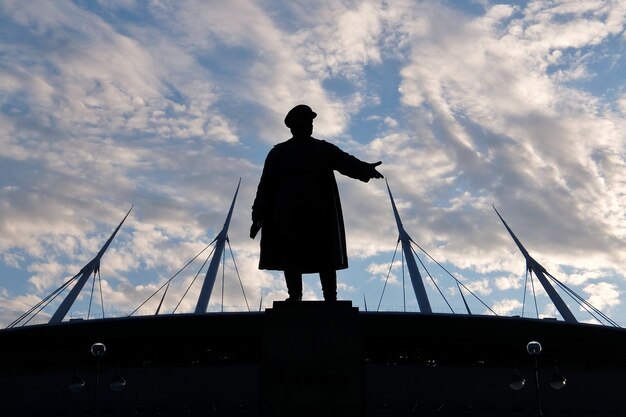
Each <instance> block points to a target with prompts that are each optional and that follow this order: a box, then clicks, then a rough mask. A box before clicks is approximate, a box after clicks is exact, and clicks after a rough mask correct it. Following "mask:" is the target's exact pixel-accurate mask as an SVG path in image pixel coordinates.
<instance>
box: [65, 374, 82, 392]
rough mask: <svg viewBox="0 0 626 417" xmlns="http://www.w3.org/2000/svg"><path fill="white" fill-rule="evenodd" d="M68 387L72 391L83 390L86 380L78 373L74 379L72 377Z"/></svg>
mask: <svg viewBox="0 0 626 417" xmlns="http://www.w3.org/2000/svg"><path fill="white" fill-rule="evenodd" d="M67 387H68V388H69V389H70V391H72V392H81V391H82V390H83V388H85V380H84V379H82V378H81V377H79V376H78V375H74V376H73V377H72V379H70V383H69V384H67Z"/></svg>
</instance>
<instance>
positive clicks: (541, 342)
mask: <svg viewBox="0 0 626 417" xmlns="http://www.w3.org/2000/svg"><path fill="white" fill-rule="evenodd" d="M389 194H390V197H391V199H392V206H393V209H394V215H395V216H396V221H397V224H398V229H399V232H400V239H399V241H400V243H402V245H403V248H402V249H403V250H404V251H405V254H409V255H410V254H411V252H410V243H411V242H412V240H411V238H410V236H409V235H408V234H407V233H406V231H405V230H404V228H403V227H402V223H401V221H400V218H399V215H398V213H397V210H396V209H395V204H393V197H392V196H391V192H389ZM235 198H236V194H235ZM234 203H235V199H233V204H232V205H231V210H230V212H229V214H228V217H227V220H226V223H225V225H224V228H223V229H222V231H221V232H220V234H219V235H218V237H217V238H216V240H215V241H214V243H215V250H214V255H213V260H215V259H217V261H216V262H213V260H212V262H211V264H210V266H209V268H208V271H207V276H206V277H205V281H204V283H203V290H202V292H201V295H200V298H199V300H198V303H197V307H196V311H195V313H193V314H158V315H154V316H139V317H124V318H109V319H98V320H70V321H64V318H65V314H66V313H67V310H69V308H70V307H71V305H72V303H73V301H74V300H75V299H76V296H77V295H78V293H79V292H80V290H81V289H82V287H83V286H84V284H85V282H86V280H87V279H88V278H89V277H90V276H91V275H92V274H94V273H95V272H96V271H97V270H98V269H99V265H100V259H101V258H102V256H103V255H104V252H105V251H106V248H107V247H108V245H109V244H110V243H111V241H112V240H113V238H114V236H115V233H117V231H118V230H119V228H120V227H121V225H122V223H123V221H122V223H120V225H119V226H118V228H117V229H116V230H115V232H114V233H113V235H112V236H111V238H110V239H109V240H108V241H107V243H106V244H105V245H104V247H103V249H102V250H101V251H100V252H99V253H98V255H97V256H96V257H95V258H94V260H92V261H91V262H90V263H89V264H87V265H86V266H85V268H83V270H81V272H80V273H79V274H77V275H76V276H75V277H74V278H72V279H71V280H70V281H68V283H66V284H64V286H63V287H62V288H61V289H64V288H65V287H69V285H70V284H74V286H73V287H72V290H71V291H70V292H69V294H68V296H67V297H66V298H65V299H64V300H63V302H62V303H61V305H60V306H59V308H58V309H57V312H56V313H55V314H54V315H53V316H52V319H51V320H50V323H48V324H43V325H31V326H22V327H17V324H19V323H20V322H24V321H27V320H25V319H26V317H29V316H30V315H31V314H32V313H35V312H36V311H37V310H38V309H41V308H43V307H42V305H43V304H39V305H37V306H35V307H34V308H33V309H32V310H31V311H30V312H27V314H25V315H24V316H23V317H21V318H20V319H18V320H16V322H14V323H13V325H12V326H10V328H7V329H5V330H2V331H0V360H1V363H2V366H1V368H0V369H1V371H0V393H2V401H0V416H132V415H137V416H187V415H189V416H268V417H269V416H536V415H545V416H621V415H626V400H624V399H622V398H621V395H620V394H621V391H622V386H621V383H622V382H623V381H624V377H625V376H626V357H625V356H624V353H623V352H625V351H626V332H625V331H624V330H623V329H621V328H619V327H618V326H617V325H616V323H615V322H613V321H611V320H610V319H608V318H607V317H606V316H604V315H602V314H601V313H600V312H598V311H597V310H595V309H593V307H592V306H589V305H587V308H588V309H590V310H592V311H593V312H594V313H595V314H596V315H600V316H601V317H603V318H604V319H605V320H606V321H608V323H609V325H603V326H598V325H590V324H582V323H578V322H577V321H576V319H575V318H574V316H573V315H572V314H571V312H569V310H568V309H567V306H566V305H565V303H564V302H563V301H562V300H560V297H559V296H558V294H556V291H554V288H552V287H551V285H550V282H549V280H550V279H552V280H553V282H554V281H556V282H557V284H560V285H562V284H561V283H560V282H558V280H556V278H554V277H552V276H551V275H550V274H549V273H548V272H547V271H545V269H544V268H543V267H542V266H541V265H540V264H538V263H537V262H536V261H535V260H534V259H533V258H532V257H530V255H529V254H528V252H527V251H526V250H525V249H524V248H523V246H522V244H521V243H520V242H519V240H518V239H517V238H516V237H515V235H514V234H513V232H512V231H511V230H510V229H509V227H508V225H506V223H504V224H505V226H506V228H507V230H508V231H509V232H510V234H511V236H512V237H513V239H514V240H515V242H516V244H517V245H518V247H519V248H520V250H521V252H522V254H523V255H524V256H525V258H526V261H527V266H528V268H529V270H530V271H531V273H534V274H535V275H536V276H537V278H538V280H539V281H540V282H541V283H542V284H543V285H544V288H546V292H547V293H548V294H549V295H550V296H551V298H552V300H553V302H554V303H555V306H556V307H557V310H558V311H559V313H560V314H561V316H562V317H563V318H564V321H557V320H554V319H552V320H549V319H543V320H539V319H528V318H520V317H499V316H484V315H473V314H467V315H458V314H437V313H432V312H431V310H430V305H429V302H428V297H427V296H426V293H425V292H423V291H422V290H423V288H424V287H423V282H422V280H421V276H420V275H419V270H418V269H417V266H416V265H415V262H414V260H413V265H411V261H410V260H409V256H407V257H406V260H407V266H408V268H409V272H410V275H411V282H412V284H413V288H414V291H415V294H416V297H417V299H418V303H419V305H420V310H421V311H420V312H419V313H389V312H385V313H382V312H368V311H359V310H358V309H357V308H355V307H352V305H351V302H349V301H339V302H336V303H325V302H313V301H311V302H306V301H305V302H301V303H284V302H275V303H274V305H273V307H272V308H268V309H266V310H265V311H262V312H245V313H243V312H242V313H207V312H206V306H207V303H208V300H209V298H210V295H211V290H212V287H213V283H214V281H215V273H216V272H217V267H218V265H219V259H220V257H221V254H220V253H219V251H220V250H223V248H224V241H226V239H227V231H228V223H229V221H230V216H231V215H232V208H233V206H234ZM127 215H128V214H127ZM498 215H499V213H498ZM503 222H504V220H503ZM220 245H221V246H220ZM220 247H221V249H220ZM410 259H413V258H412V256H411V257H410ZM550 288H551V289H552V291H551V290H550ZM61 289H60V290H61ZM554 295H556V297H558V298H553V297H554ZM51 298H53V297H51ZM45 300H46V299H44V301H45ZM568 312H569V313H568ZM468 313H469V308H468Z"/></svg>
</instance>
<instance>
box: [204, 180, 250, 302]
mask: <svg viewBox="0 0 626 417" xmlns="http://www.w3.org/2000/svg"><path fill="white" fill-rule="evenodd" d="M240 185H241V178H239V184H237V189H236V190H235V196H234V197H233V201H232V203H230V210H229V211H228V215H227V216H226V221H225V222H224V227H223V228H222V230H221V231H220V232H219V234H218V235H217V237H216V238H215V239H214V242H215V250H214V251H213V257H212V258H211V263H210V264H209V269H208V270H207V272H206V276H205V277H204V283H203V284H202V290H200V296H199V297H198V303H197V304H196V310H195V312H196V314H198V313H206V310H207V307H208V305H209V300H210V298H211V292H213V286H214V285H215V278H216V277H217V270H218V268H219V266H220V260H221V259H222V254H223V253H224V247H225V245H226V241H227V240H228V227H229V226H230V219H231V218H232V216H233V209H234V208H235V201H237V194H238V193H239V186H240Z"/></svg>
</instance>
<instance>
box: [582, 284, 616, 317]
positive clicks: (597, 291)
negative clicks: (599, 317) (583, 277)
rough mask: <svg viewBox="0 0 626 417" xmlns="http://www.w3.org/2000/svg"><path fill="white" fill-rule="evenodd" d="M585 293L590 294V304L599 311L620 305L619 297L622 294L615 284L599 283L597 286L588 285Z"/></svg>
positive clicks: (584, 289)
mask: <svg viewBox="0 0 626 417" xmlns="http://www.w3.org/2000/svg"><path fill="white" fill-rule="evenodd" d="M583 291H584V292H586V293H587V294H589V298H587V301H588V302H589V304H591V305H592V306H594V307H595V308H597V309H599V310H602V309H603V308H606V307H614V306H616V305H618V304H620V299H619V296H620V293H621V292H620V291H619V290H618V288H617V286H616V285H615V284H610V283H608V282H598V283H597V284H589V285H587V286H586V287H584V288H583Z"/></svg>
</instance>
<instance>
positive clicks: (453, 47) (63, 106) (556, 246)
mask: <svg viewBox="0 0 626 417" xmlns="http://www.w3.org/2000/svg"><path fill="white" fill-rule="evenodd" d="M625 23H626V2H625V1H624V0H615V1H610V0H606V1H594V0H579V1H570V0H562V1H547V0H546V1H529V2H526V1H510V2H496V1H488V0H475V1H466V2H457V1H416V0H415V1H414V0H385V1H366V0H363V1H348V0H346V1H341V0H318V1H316V0H313V1H306V2H304V1H303V2H294V1H274V0H272V1H269V0H257V1H255V0H235V1H228V2H224V1H211V0H207V1H191V0H190V1H185V2H178V1H166V0H154V1H134V0H119V1H109V0H106V1H104V0H103V1H86V0H85V1H73V2H72V1H54V2H52V1H35V0H32V1H26V2H25V1H18V0H16V1H11V0H3V1H2V2H0V325H2V326H5V325H7V324H8V323H10V322H11V321H12V320H13V319H15V318H16V317H17V316H19V314H21V313H22V312H23V311H25V310H26V309H28V308H29V307H30V306H32V305H34V304H35V303H36V302H37V301H38V300H39V299H40V298H41V297H43V296H45V295H47V294H48V293H49V292H51V291H52V290H53V289H54V288H56V287H58V286H59V285H61V284H62V283H63V282H65V281H66V280H67V279H68V278H69V277H71V276H73V275H74V274H76V273H77V272H78V271H79V270H80V268H81V267H82V266H83V265H84V264H85V263H86V262H88V261H89V260H90V259H91V258H92V257H93V256H94V255H95V254H96V253H97V251H98V250H99V248H100V247H101V245H102V244H103V243H104V242H105V241H106V239H107V238H108V236H109V235H110V233H111V232H112V231H113V229H114V228H115V227H116V226H117V224H118V223H119V221H120V220H121V219H122V218H123V216H124V214H125V213H126V211H127V210H128V209H129V208H130V207H131V205H134V209H133V211H132V213H131V215H130V216H129V218H128V220H127V222H126V224H125V225H124V226H123V228H122V229H121V231H120V233H119V235H118V237H117V238H116V240H115V241H114V243H113V244H112V246H111V248H110V249H109V251H108V252H107V254H106V255H105V257H104V259H103V263H102V269H101V273H102V287H103V292H104V300H105V301H104V309H105V314H106V315H107V316H119V315H125V314H128V313H130V312H131V311H133V310H134V309H135V308H136V307H138V306H139V304H140V303H141V302H142V301H143V300H145V299H146V298H147V297H148V296H149V295H150V294H152V293H153V292H154V291H155V290H156V289H157V288H158V287H159V286H161V285H162V284H163V283H164V282H165V281H166V280H167V279H168V278H170V277H171V276H172V275H174V274H175V273H176V271H178V270H179V268H180V267H182V266H183V265H184V264H185V263H186V262H187V261H188V260H189V259H191V258H192V257H193V256H195V255H196V254H197V253H198V252H199V251H200V250H202V248H204V247H205V246H206V245H207V244H208V243H210V242H211V240H212V239H213V237H215V235H216V234H217V233H218V232H219V230H220V229H221V227H222V224H223V222H224V218H225V216H226V212H227V210H228V207H229V205H230V201H231V199H232V197H233V194H234V191H235V188H236V186H237V183H238V181H239V178H241V179H242V180H241V181H242V182H241V190H240V193H239V197H238V200H237V205H236V207H235V212H234V216H233V221H232V224H231V229H230V232H229V236H230V244H231V247H232V251H233V253H234V255H235V260H236V266H237V269H238V270H239V273H240V276H241V280H242V283H243V286H244V288H245V289H246V296H247V299H248V302H249V304H250V307H251V308H252V309H258V308H259V306H260V305H262V307H269V306H271V302H272V301H273V300H280V299H283V298H285V297H286V290H285V286H284V283H283V279H282V275H281V274H280V273H278V272H276V273H271V272H268V271H259V270H258V269H257V263H258V240H256V241H252V240H250V239H249V237H248V230H249V226H250V207H251V205H252V201H253V199H254V193H255V190H256V186H257V184H258V179H259V176H260V172H261V169H262V166H263V161H264V159H265V155H266V154H267V152H268V151H269V149H271V147H272V146H273V145H274V144H276V143H279V142H282V141H284V140H286V139H288V138H289V131H288V130H287V129H286V128H285V126H284V125H283V118H284V115H285V113H286V112H287V111H288V110H289V109H290V108H292V107H293V106H295V105H297V104H300V103H306V104H309V105H310V106H311V107H312V108H313V109H314V110H315V111H316V112H317V113H318V117H317V119H316V121H315V131H314V136H316V137H317V138H320V139H325V140H327V141H330V142H332V143H335V144H337V145H338V146H340V147H341V148H342V149H344V150H346V151H347V152H349V153H351V154H353V155H355V156H357V157H359V158H360V159H363V160H366V161H371V162H373V161H378V160H381V161H383V165H382V166H381V168H380V171H381V172H382V173H383V174H384V175H385V176H386V178H387V179H388V181H389V184H390V186H391V189H392V191H393V193H394V196H395V198H396V203H397V205H398V208H399V210H400V214H401V216H402V219H403V222H404V225H405V228H406V230H407V231H408V232H409V234H410V235H411V236H412V238H413V240H415V242H416V243H418V244H419V245H420V246H421V247H422V248H424V249H425V250H426V251H427V252H428V253H429V254H430V255H432V256H433V258H435V259H436V260H437V261H438V262H440V263H441V264H442V265H444V266H445V267H446V268H448V269H449V270H450V271H451V272H452V273H454V274H455V275H456V276H457V277H458V278H459V279H460V280H461V281H462V282H463V283H464V284H465V285H466V286H467V287H468V288H470V289H472V290H473V291H474V292H475V293H476V295H478V296H479V297H480V298H481V299H482V300H483V301H484V302H485V303H486V304H487V305H489V306H490V307H491V308H492V309H493V310H495V311H496V312H497V313H498V314H502V315H520V314H521V313H522V301H523V299H524V282H525V267H524V265H525V264H524V260H523V258H522V257H521V255H520V254H519V252H518V251H517V248H516V247H515V244H514V243H513V241H512V240H511V239H510V237H508V235H507V234H506V230H505V229H504V227H503V226H502V225H501V223H499V219H498V218H497V216H496V214H495V212H494V211H493V209H492V204H493V205H495V206H496V207H497V208H498V210H499V211H500V213H501V214H502V215H503V216H504V218H505V219H506V220H507V221H508V223H509V225H510V226H511V227H512V228H513V230H514V231H516V233H517V235H518V237H519V238H520V239H521V240H522V242H524V244H525V245H526V247H527V249H528V250H529V251H530V253H531V254H532V255H533V256H534V257H535V258H536V259H537V260H538V261H539V262H541V263H542V264H543V265H544V266H545V267H546V268H547V269H548V270H549V271H550V272H551V273H552V274H553V275H555V276H556V277H557V278H559V279H560V280H561V281H563V282H565V283H567V284H568V285H569V286H571V287H572V288H573V289H574V290H575V291H577V292H578V293H579V294H580V295H581V296H582V297H584V298H586V299H587V300H589V301H591V302H592V303H593V304H594V305H595V306H596V307H598V308H600V309H602V310H603V311H604V312H605V313H607V314H608V315H609V316H611V317H613V318H614V319H615V320H616V321H618V322H619V323H620V324H622V325H625V324H626V306H625V303H624V301H623V300H624V293H625V292H626V240H625V239H626V218H625V212H626V194H625V193H626V169H625V168H626V160H625V155H626V153H625V151H626V149H625V148H626V136H625V134H624V132H626V83H625V81H624V74H626V59H625V57H624V53H625V52H626V48H625V45H626V32H624V29H625ZM337 176H338V182H339V187H340V193H341V197H342V202H343V209H344V215H345V218H346V228H347V239H348V246H349V255H350V265H351V266H350V268H349V269H348V270H346V271H342V272H340V273H339V281H340V291H339V296H340V298H342V299H348V300H352V302H353V304H354V305H355V306H358V307H359V308H361V309H364V307H365V305H364V304H365V303H367V307H368V308H369V309H370V310H372V309H375V308H376V307H377V305H378V303H379V302H380V303H381V309H385V310H402V309H403V308H405V307H404V305H405V303H406V309H407V310H408V311H416V310H417V303H416V300H415V296H414V293H413V290H412V287H411V285H410V280H409V278H408V275H407V273H406V271H405V272H404V275H403V268H402V263H401V256H400V253H398V254H397V255H396V258H395V262H394V263H393V266H392V268H391V273H390V274H389V275H388V271H389V268H390V265H391V261H392V258H393V254H394V249H395V247H396V241H397V236H398V232H397V229H396V226H395V222H394V219H393V215H392V212H391V206H390V203H389V198H388V196H387V194H386V188H385V183H384V181H371V182H369V183H367V184H365V183H361V182H359V181H355V180H351V179H349V178H345V177H341V175H339V174H337ZM417 251H418V253H419V254H420V256H421V259H422V261H423V262H424V264H425V265H426V267H427V268H428V270H429V271H430V273H431V274H432V276H433V279H434V280H435V281H436V282H437V283H438V285H439V288H440V289H441V291H442V292H443V293H444V294H445V295H446V296H447V297H448V301H449V303H450V304H451V306H452V308H453V309H454V310H455V311H456V312H463V310H462V306H463V303H462V300H461V298H460V297H459V294H458V290H457V289H456V285H455V283H454V281H453V280H452V279H450V278H449V277H448V276H447V275H446V274H445V273H443V272H442V271H441V270H440V269H438V268H436V267H434V266H433V265H434V264H433V262H428V261H427V257H426V256H425V255H423V254H422V252H420V251H419V249H418V250H417ZM203 256H204V255H203ZM201 258H203V257H201ZM199 268H200V265H199V264H198V265H196V264H192V267H190V268H189V269H188V270H185V272H184V273H182V274H180V275H179V276H178V277H177V278H176V279H175V280H173V281H172V285H171V287H170V290H169V292H168V296H167V298H166V299H165V302H164V306H163V311H166V312H167V311H171V310H172V309H173V308H174V306H175V305H176V304H177V303H178V301H179V300H180V298H181V296H182V294H183V293H184V291H185V290H186V289H187V287H188V286H189V284H190V282H191V280H192V279H193V276H194V275H195V273H196V272H197V270H198V269H199ZM422 272H423V270H422ZM424 275H425V276H426V274H425V273H424ZM222 276H223V277H224V282H225V288H224V291H223V293H224V296H223V297H224V298H223V300H224V301H223V305H224V309H225V310H228V311H233V310H245V309H247V307H246V304H245V301H244V298H243V295H242V292H241V289H240V286H239V281H238V280H237V275H236V273H235V272H234V266H233V262H232V260H231V259H230V252H228V256H227V258H226V268H225V270H224V274H223V275H222V273H221V272H220V276H219V279H218V281H217V283H216V286H215V289H214V291H213V297H212V300H211V304H210V310H211V311H216V310H219V309H221V308H222V307H221V306H222V295H221V293H222V289H221V288H222ZM387 277H389V278H388V283H387V286H386V289H385V293H384V297H383V298H382V301H381V300H380V298H381V294H382V290H383V287H384V284H385V280H386V278H387ZM403 277H404V280H405V282H406V291H405V294H406V295H404V296H403V285H402V282H403ZM535 284H537V283H536V282H535ZM305 285H306V289H305V298H306V299H320V297H321V291H320V288H319V281H318V279H317V277H316V276H307V277H305ZM526 285H527V293H526V304H525V306H524V315H525V316H528V317H535V316H536V315H537V313H536V310H535V306H534V302H532V301H531V300H532V296H531V295H530V294H532V287H531V282H530V281H528V282H527V284H526ZM426 287H427V291H428V293H429V296H430V299H431V304H432V305H433V309H434V311H437V312H449V311H450V310H449V309H448V307H447V305H446V303H445V302H444V300H443V299H442V298H441V296H440V295H439V293H438V292H437V290H436V288H435V287H434V286H433V285H432V283H431V281H430V279H428V281H427V283H426ZM90 288H91V283H88V284H87V285H86V287H85V291H84V292H83V295H82V296H81V299H80V300H79V302H78V303H77V304H76V305H75V307H74V308H73V309H72V311H71V314H70V316H71V317H86V315H87V310H88V303H89V298H90V297H89V291H90ZM96 289H97V286H96ZM199 290H200V286H199V281H196V283H195V284H194V285H193V286H192V287H191V289H190V290H189V293H188V295H187V297H185V298H184V299H183V302H182V303H181V306H180V307H179V310H178V311H183V312H185V311H192V310H193V308H194V306H195V303H196V297H197V294H198V293H199ZM535 291H536V293H537V310H538V312H539V315H540V316H548V317H556V316H558V314H557V313H556V312H555V309H554V307H553V306H552V305H551V304H550V303H548V299H547V296H546V295H545V292H543V291H542V290H541V289H540V288H538V287H537V286H536V287H535ZM466 295H467V294H466ZM405 300H406V301H405ZM468 302H469V304H470V307H471V308H472V310H473V311H474V312H475V313H483V312H485V311H486V308H485V307H483V306H482V305H481V304H480V303H478V302H477V301H476V300H475V299H473V298H471V297H470V298H468ZM157 303H158V300H156V301H151V302H149V303H147V304H146V305H145V307H144V308H143V309H142V310H140V311H139V314H143V313H145V314H149V313H151V312H152V313H153V312H154V310H155V309H156V305H157ZM568 303H569V301H568ZM569 304H570V307H571V308H572V310H573V311H574V313H575V315H576V316H577V317H578V318H579V319H580V320H585V321H586V320H589V319H590V317H589V316H588V315H586V314H584V312H581V311H580V309H579V307H578V306H576V305H575V304H573V303H569ZM94 310H95V312H96V313H97V314H95V315H96V317H98V316H101V315H102V311H101V306H100V304H99V296H94V305H93V306H92V311H91V313H90V314H91V316H94ZM53 311H54V305H52V306H51V307H50V308H49V309H47V310H44V312H42V314H41V317H40V318H39V319H38V320H39V321H41V320H45V318H46V317H47V316H49V315H50V314H51V313H52V312H53ZM35 322H37V320H35Z"/></svg>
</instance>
